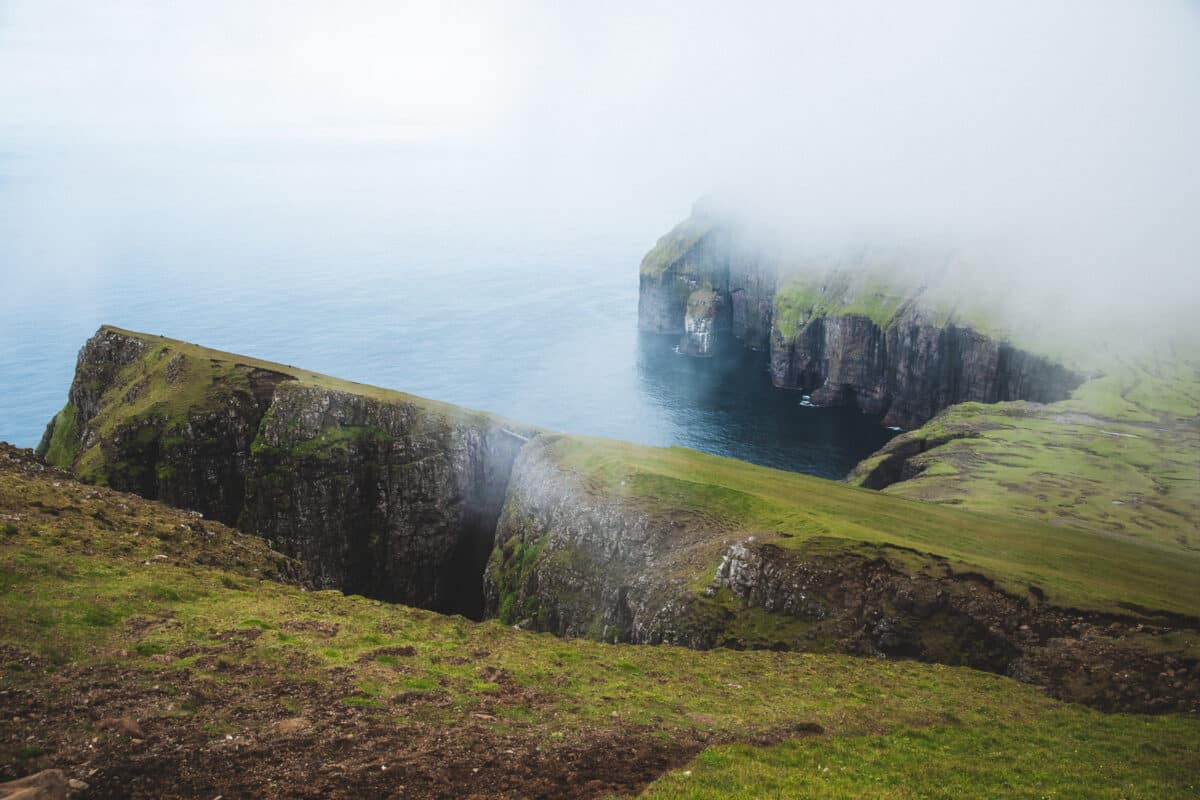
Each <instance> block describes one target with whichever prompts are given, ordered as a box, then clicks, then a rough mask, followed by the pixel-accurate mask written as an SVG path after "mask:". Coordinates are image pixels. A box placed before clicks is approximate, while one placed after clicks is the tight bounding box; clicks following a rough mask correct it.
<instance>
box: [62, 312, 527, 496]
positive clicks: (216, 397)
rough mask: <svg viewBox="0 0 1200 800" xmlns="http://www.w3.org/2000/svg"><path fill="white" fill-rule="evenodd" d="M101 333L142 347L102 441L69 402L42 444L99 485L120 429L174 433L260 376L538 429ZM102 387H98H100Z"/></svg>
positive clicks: (286, 369)
mask: <svg viewBox="0 0 1200 800" xmlns="http://www.w3.org/2000/svg"><path fill="white" fill-rule="evenodd" d="M99 333H101V334H103V333H110V334H118V335H120V336H124V337H128V338H131V339H135V340H137V341H139V342H141V343H143V344H144V349H143V350H142V352H141V354H140V355H139V356H138V357H137V358H136V359H134V361H133V362H132V363H130V364H127V365H125V366H124V367H122V368H121V369H120V370H119V372H118V373H117V375H116V376H115V378H114V379H113V380H112V381H111V384H110V385H108V386H107V387H106V388H105V390H104V394H103V397H102V400H101V403H100V411H99V413H98V414H97V416H96V418H95V419H93V420H90V421H89V422H88V425H89V427H90V429H91V430H92V431H94V432H96V433H97V434H98V435H99V436H98V437H97V439H96V440H94V441H93V443H92V445H91V446H90V447H88V448H86V449H83V450H82V451H80V444H81V443H80V442H79V439H78V430H77V428H78V420H77V416H76V409H75V408H74V406H73V405H71V404H68V405H67V406H66V407H65V408H63V409H62V411H60V412H59V413H58V414H57V415H56V416H55V418H54V420H53V421H52V423H51V427H50V428H49V431H50V434H51V435H50V437H49V439H48V440H47V441H46V442H45V445H46V448H45V452H44V455H45V457H46V459H47V460H48V461H49V462H50V463H52V464H54V465H56V466H61V467H70V466H74V468H75V470H76V472H77V473H78V474H80V475H83V476H85V477H87V478H88V479H89V480H92V481H94V482H100V483H103V482H104V480H105V470H106V468H107V466H108V465H106V464H105V456H104V455H103V453H102V452H101V445H100V441H101V440H102V439H104V438H105V437H108V436H110V435H112V434H113V433H114V432H116V431H117V430H118V429H120V428H124V429H126V430H130V429H132V428H135V427H136V425H135V423H137V422H138V421H140V420H149V419H155V420H159V421H161V422H163V423H165V424H163V425H162V427H163V428H164V429H166V430H169V429H171V428H173V427H179V426H184V425H186V424H187V423H188V421H189V419H190V418H192V417H194V416H196V415H199V414H204V413H209V412H212V413H218V412H224V411H225V410H226V409H227V408H228V403H229V400H230V397H231V396H232V395H233V394H237V393H240V394H242V395H245V396H252V395H253V394H254V391H255V380H256V377H257V376H258V375H259V374H260V373H267V374H273V375H274V376H275V378H276V379H278V378H279V377H280V376H282V377H284V378H286V379H290V380H293V381H295V382H296V383H297V384H298V385H301V386H309V387H314V388H318V389H323V390H328V391H334V392H343V393H346V394H351V395H356V396H359V397H364V398H368V399H370V400H375V401H378V402H381V403H391V404H403V405H407V406H411V407H414V408H417V409H420V410H422V411H424V412H427V413H429V414H431V415H433V416H434V417H436V418H438V419H441V420H444V421H445V422H446V423H449V424H457V423H470V424H477V425H481V426H491V427H505V428H508V429H510V430H513V431H515V432H518V433H520V434H521V435H524V436H529V435H532V434H533V433H534V431H535V429H534V428H533V427H532V426H529V425H526V424H524V423H520V422H515V421H512V420H507V419H503V418H501V417H497V416H495V415H492V414H488V413H486V412H482V411H472V410H470V409H465V408H462V407H460V406H455V405H451V404H449V403H441V402H438V401H436V400H429V399H426V398H423V397H417V396H416V395H411V394H406V393H404V392H399V391H395V390H392V389H383V388H380V387H377V386H370V385H368V384H363V383H357V382H355V381H348V380H343V379H341V378H335V377H332V376H329V375H322V374H320V373H317V372H311V371H309V370H305V369H301V368H298V367H293V366H291V365H289V364H279V363H276V362H273V361H264V360H262V359H257V358H250V357H248V356H242V355H237V354H234V353H226V352H222V351H220V350H213V349H210V348H207V347H201V346H200V345H196V344H191V343H189V342H183V341H179V340H177V339H169V338H167V337H165V336H155V335H152V334H147V333H139V332H137V331H130V330H125V329H122V328H117V327H114V326H111V325H105V326H102V327H101V328H100V331H99ZM97 388H99V387H97Z"/></svg>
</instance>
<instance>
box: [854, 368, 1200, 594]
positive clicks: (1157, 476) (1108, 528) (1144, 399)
mask: <svg viewBox="0 0 1200 800" xmlns="http://www.w3.org/2000/svg"><path fill="white" fill-rule="evenodd" d="M947 434H949V435H951V436H962V437H967V438H957V439H953V440H952V441H949V442H947V443H946V444H943V445H942V446H940V447H936V448H934V449H932V450H929V451H928V452H926V453H923V454H922V455H920V456H917V457H915V458H914V459H913V463H914V464H915V465H919V466H921V467H924V468H925V469H924V472H922V473H921V474H920V475H919V476H917V477H915V478H913V479H910V480H906V481H903V482H900V483H896V484H893V485H892V486H890V487H888V488H886V489H885V492H886V494H888V495H890V496H893V497H906V498H912V499H917V500H922V501H926V502H929V503H949V504H954V505H957V506H959V507H961V508H966V509H971V510H975V511H980V512H983V513H987V514H990V515H1006V516H1010V517H1015V518H1018V519H1021V518H1023V519H1032V520H1043V521H1046V522H1049V523H1052V524H1054V525H1056V526H1059V527H1069V528H1072V529H1076V530H1083V531H1089V532H1092V533H1095V534H1097V535H1099V536H1101V537H1104V536H1112V535H1117V536H1121V537H1127V538H1129V539H1131V540H1144V541H1146V542H1147V543H1157V544H1162V545H1171V546H1175V547H1179V548H1183V549H1185V550H1187V551H1188V552H1189V553H1195V552H1196V551H1200V358H1198V357H1196V356H1191V357H1187V356H1184V355H1181V354H1177V355H1175V356H1171V357H1167V356H1163V355H1161V354H1160V355H1158V356H1149V357H1142V358H1140V359H1137V360H1136V361H1135V360H1116V361H1113V362H1112V363H1110V364H1109V368H1108V371H1107V373H1106V374H1104V375H1103V376H1102V377H1099V378H1095V379H1093V380H1090V381H1088V382H1087V383H1085V384H1083V385H1082V386H1081V387H1080V388H1079V389H1078V390H1076V391H1075V392H1074V394H1073V395H1072V397H1071V398H1069V399H1068V400H1065V401H1062V402H1059V403H1053V404H1050V405H1047V406H1038V405H1035V404H1028V403H1003V404H998V405H990V406H989V405H984V404H979V403H967V404H963V405H959V406H955V407H952V408H950V409H948V410H947V411H946V412H944V413H943V414H942V415H940V416H939V417H937V418H936V419H934V420H932V421H931V422H930V423H929V424H927V425H925V426H924V427H923V428H920V429H918V430H916V431H912V432H909V433H907V434H905V435H904V436H903V437H901V438H899V439H896V440H893V442H892V443H891V444H890V445H889V446H888V448H885V451H884V452H886V451H887V450H888V449H891V448H896V447H899V446H901V445H903V443H904V442H905V441H909V440H913V439H929V438H933V437H944V436H946V435H947ZM882 458H883V457H882V456H876V457H874V458H873V459H871V460H870V462H869V463H865V464H863V465H861V466H860V468H859V469H858V470H856V477H857V479H861V478H862V477H863V476H865V475H866V474H868V473H869V472H870V471H871V469H872V468H873V467H874V466H875V465H876V464H878V463H879V462H880V461H881V460H882ZM852 480H853V479H852ZM1147 552H1150V550H1149V549H1148V550H1147ZM1192 583H1196V581H1195V579H1192Z"/></svg>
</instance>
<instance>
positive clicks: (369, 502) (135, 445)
mask: <svg viewBox="0 0 1200 800" xmlns="http://www.w3.org/2000/svg"><path fill="white" fill-rule="evenodd" d="M131 397H132V398H133V399H130V398H131ZM70 399H71V402H70V403H69V404H68V406H67V408H66V409H64V411H63V412H62V413H60V415H59V416H57V417H56V418H55V422H52V423H51V425H50V428H49V429H48V431H47V434H46V437H45V438H44V444H45V447H44V448H43V449H42V452H43V453H47V455H48V456H49V455H50V453H49V452H48V451H50V450H51V444H50V443H51V441H59V444H60V445H61V439H62V435H61V434H62V431H61V430H60V431H59V436H58V437H57V440H56V435H55V432H54V428H55V426H56V425H57V424H59V422H60V421H62V420H63V419H67V420H68V421H69V428H70V430H71V431H73V432H74V434H75V440H74V441H73V443H72V446H71V447H70V448H65V447H62V446H59V447H57V448H54V450H55V454H56V455H58V456H62V455H63V452H64V451H66V450H68V449H69V451H70V454H69V456H67V457H66V459H65V460H66V461H67V463H64V464H60V466H69V467H73V468H74V469H75V470H76V472H77V473H78V474H80V476H81V477H83V478H85V479H88V480H92V481H95V482H99V483H106V484H108V485H109V486H112V487H114V488H118V489H123V490H128V491H134V492H137V493H138V494H141V495H142V496H144V497H148V498H151V499H157V500H162V501H165V502H167V503H170V504H172V505H176V506H180V507H183V508H188V509H192V510H195V511H198V512H201V513H202V514H203V515H204V516H205V517H208V518H213V519H216V520H219V521H221V522H224V523H226V524H231V525H233V524H236V525H238V526H239V527H241V528H242V529H243V530H247V531H250V532H253V533H258V534H260V535H262V536H264V537H266V538H267V539H268V540H269V541H270V542H271V544H272V545H273V546H274V547H275V548H276V549H277V550H279V551H281V552H283V553H285V554H287V555H290V556H293V557H295V558H297V559H299V560H300V561H301V562H302V563H304V564H305V565H306V566H307V567H308V568H309V571H310V573H311V578H312V580H313V581H314V582H315V583H316V584H318V585H319V586H321V587H324V588H337V589H342V590H344V591H347V592H353V593H358V594H364V595H369V596H371V597H375V598H379V599H384V600H391V601H398V602H404V603H407V604H410V605H416V606H422V607H425V608H433V609H436V610H441V611H450V612H459V613H464V614H467V615H469V616H474V617H477V616H479V614H480V611H481V606H482V582H481V579H480V577H479V576H481V575H482V574H483V569H484V565H485V564H486V562H487V559H488V555H489V553H490V552H491V549H492V544H493V537H494V533H495V525H496V518H497V517H498V515H499V513H500V508H501V506H502V505H503V502H504V493H505V488H506V486H507V483H508V472H509V469H510V468H511V465H512V462H513V459H514V458H515V457H516V453H517V451H518V450H519V449H520V448H521V446H522V445H523V444H524V443H525V441H527V439H528V438H529V436H531V435H533V434H534V433H535V431H534V430H533V429H532V428H530V427H529V426H522V425H520V424H517V423H510V422H504V421H502V420H498V419H496V418H493V417H490V416H488V415H486V414H476V413H472V412H468V411H465V410H463V409H457V408H454V407H452V406H442V405H439V404H436V403H431V402H427V401H422V400H420V399H419V398H412V397H409V396H407V395H401V394H399V393H383V394H382V395H379V396H367V395H366V394H358V393H353V392H349V391H342V390H340V389H335V388H330V387H328V386H324V385H313V384H311V383H302V382H301V381H299V380H297V379H296V376H295V375H293V374H291V373H290V372H288V371H286V368H283V367H279V368H278V369H275V368H269V366H268V367H264V366H254V365H253V364H248V363H243V362H242V361H241V360H240V357H236V356H229V355H228V354H222V353H216V352H213V351H205V350H203V349H202V348H195V347H193V346H190V345H184V344H183V343H179V342H173V341H172V340H169V339H159V338H158V337H146V336H143V335H141V334H133V333H128V332H124V331H119V330H116V329H111V328H102V329H101V330H100V331H99V332H98V333H97V334H96V335H95V336H94V337H93V338H92V339H91V340H89V342H88V343H87V345H85V346H84V348H83V350H82V351H81V352H80V357H79V363H78V366H77V372H76V377H75V380H74V382H73V384H72V388H71V392H70ZM464 575H469V576H473V580H469V581H464V580H463V576H464Z"/></svg>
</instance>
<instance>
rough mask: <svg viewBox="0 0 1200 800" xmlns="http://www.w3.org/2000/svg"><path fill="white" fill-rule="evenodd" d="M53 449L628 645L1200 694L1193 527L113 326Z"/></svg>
mask: <svg viewBox="0 0 1200 800" xmlns="http://www.w3.org/2000/svg"><path fill="white" fill-rule="evenodd" d="M43 445H44V448H43V449H44V452H45V453H46V454H47V457H48V458H50V459H51V460H53V461H55V462H56V463H58V464H60V465H62V466H69V467H71V468H72V469H73V470H74V471H75V472H76V473H77V474H78V475H80V476H81V477H83V478H84V479H86V480H89V481H92V482H96V483H103V484H107V485H109V486H110V487H112V488H117V489H125V490H131V491H136V492H138V493H140V494H142V495H143V496H146V497H150V498H155V499H161V500H164V501H167V502H169V503H171V504H174V505H178V506H182V507H185V508H190V509H193V510H196V511H199V512H201V513H203V514H204V515H205V518H207V519H215V520H218V521H223V522H225V523H227V524H236V525H237V526H238V527H240V528H241V529H243V530H245V531H248V532H252V533H258V534H260V535H261V536H263V537H264V538H265V539H266V540H267V541H268V542H270V543H271V545H272V546H273V547H275V548H277V549H278V550H279V551H280V552H282V553H284V554H286V555H287V556H289V557H292V558H295V559H297V560H298V561H299V562H301V563H302V564H303V565H304V566H305V567H306V569H307V570H308V571H309V574H310V575H311V580H312V581H313V583H314V584H315V585H316V586H317V587H319V588H327V589H338V590H341V591H345V592H348V593H357V594H363V595H366V596H369V597H373V598H375V599H382V600H389V601H396V602H402V603H405V604H407V605H415V606H420V607H423V608H428V609H432V610H438V611H451V612H459V613H464V614H467V615H469V616H472V617H474V618H482V617H484V616H487V617H497V618H499V619H500V620H501V621H502V622H505V623H507V624H510V625H519V626H521V627H523V628H527V629H533V630H541V631H549V632H553V633H557V634H559V635H562V636H566V637H583V638H589V639H594V640H600V641H606V642H626V643H647V644H674V645H686V646H690V647H693V648H698V649H710V648H714V647H730V648H737V649H746V648H749V649H775V650H804V651H809V652H841V653H850V654H856V655H869V656H876V657H879V656H885V657H905V658H915V659H919V660H924V661H932V662H939V663H944V664H951V665H967V666H972V667H975V668H978V669H983V670H988V671H992V672H997V673H1001V674H1005V675H1009V676H1012V677H1016V678H1019V679H1021V680H1024V681H1027V682H1030V683H1033V684H1036V685H1039V686H1042V687H1044V688H1045V690H1046V691H1048V692H1050V693H1051V694H1053V695H1054V696H1057V697H1062V698H1067V699H1072V700H1077V701H1080V702H1085V703H1088V704H1091V705H1094V706H1096V707H1099V708H1103V709H1107V710H1139V711H1142V710H1152V711H1168V710H1172V709H1177V710H1188V709H1191V708H1194V707H1196V704H1197V702H1198V701H1200V679H1198V678H1200V675H1198V673H1197V655H1198V652H1197V649H1196V645H1195V633H1196V631H1197V629H1200V622H1198V621H1197V620H1198V618H1200V581H1197V580H1196V576H1197V575H1200V553H1198V552H1197V551H1196V550H1194V549H1191V548H1188V547H1183V546H1180V545H1179V544H1178V543H1176V542H1171V541H1155V542H1149V541H1139V540H1136V539H1131V538H1129V537H1124V536H1112V535H1103V536H1098V535H1095V533H1094V532H1090V531H1084V530H1077V529H1074V528H1070V527H1064V526H1057V525H1050V524H1046V523H1043V522H1039V521H1033V520H1028V519H1022V518H1020V517H1013V516H1009V515H1002V514H995V513H993V514H981V513H972V512H968V511H964V510H962V509H958V508H954V507H950V506H946V505H931V504H922V503H915V502H912V501H908V500H904V499H900V498H893V497H890V496H888V495H886V494H880V493H878V492H873V491H868V490H865V489H861V488H852V487H848V486H845V485H844V484H840V483H836V482H831V481H825V480H820V479H816V478H810V477H806V476H801V475H796V474H793V473H787V472H780V471H776V470H770V469H765V468H760V467H756V466H753V465H749V464H745V463H742V462H738V461H734V460H732V459H723V458H717V457H712V456H706V455H703V454H700V453H696V452H692V451H687V450H682V449H678V448H671V449H662V448H653V447H644V446H639V445H632V444H626V443H620V442H611V441H603V440H592V439H585V438H581V437H572V436H563V435H558V434H549V433H545V432H541V431H538V430H537V429H535V428H532V427H531V426H527V425H522V424H520V423H517V422H513V421H510V420H501V419H498V418H494V417H491V416H489V415H486V414H480V413H477V412H471V411H466V410H463V409H457V408H454V407H452V406H445V405H442V404H437V403H431V402H429V401H426V400H422V399H420V398H414V397H412V396H410V395H404V394H402V393H398V392H388V391H386V390H382V389H376V388H372V387H363V386H359V385H356V384H348V383H346V382H342V381H338V380H336V379H333V378H328V377H325V376H319V375H314V374H312V373H308V372H305V371H303V370H298V369H295V368H293V367H288V366H284V365H278V364H271V363H269V362H263V361H256V360H252V359H246V358H243V357H241V356H236V355H232V354H226V353H220V352H217V351H212V350H208V349H205V348H201V347H197V346H195V345H190V344H186V343H183V342H178V341H174V340H170V339H164V338H161V337H154V336H147V335H144V334H137V333H133V332H129V331H121V330H118V329H113V328H104V329H102V330H101V331H100V332H98V333H97V335H96V336H95V337H93V339H92V340H91V341H90V342H89V343H88V344H87V345H86V346H85V347H84V349H83V350H82V351H81V355H80V361H79V365H78V369H77V374H76V379H75V382H74V383H73V385H72V388H71V391H70V400H69V403H68V406H67V408H65V409H64V411H63V412H61V413H60V414H59V415H58V416H57V417H56V418H55V420H54V421H53V422H52V424H51V426H50V427H49V428H48V430H47V436H46V438H45V441H44V442H43ZM1178 665H1182V668H1183V672H1182V673H1180V674H1177V671H1176V670H1177V669H1178ZM1081 666H1082V668H1083V671H1082V672H1081Z"/></svg>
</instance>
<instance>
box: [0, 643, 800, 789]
mask: <svg viewBox="0 0 1200 800" xmlns="http://www.w3.org/2000/svg"><path fill="white" fill-rule="evenodd" d="M0 666H2V667H3V668H5V669H8V670H12V672H10V674H14V673H17V672H19V673H21V674H24V675H26V676H29V678H30V680H32V681H34V682H33V683H24V682H23V683H22V684H21V688H10V689H8V690H6V691H3V692H0V720H3V722H0V781H2V780H7V779H11V778H15V777H17V776H19V775H24V774H29V773H32V772H36V771H37V770H39V769H43V768H46V767H56V768H59V769H62V770H63V771H64V772H65V773H66V774H67V775H68V776H71V777H76V778H79V779H82V780H84V781H86V783H87V784H88V787H89V788H88V789H87V791H86V796H87V797H88V798H164V799H166V798H199V797H202V798H209V799H210V800H211V798H214V797H217V796H218V795H220V796H222V797H225V798H240V797H262V798H368V797H370V798H375V797H378V798H400V797H404V798H472V797H477V798H483V797H487V798H592V797H600V796H605V795H610V794H617V795H630V794H634V793H636V792H638V791H639V790H640V789H641V788H642V787H643V786H644V785H645V784H647V783H648V782H650V781H651V780H653V779H654V778H655V777H657V776H658V775H660V774H661V773H663V772H664V771H665V770H668V769H671V768H673V767H676V766H679V765H681V764H683V763H685V762H687V761H688V760H690V759H691V758H692V757H693V756H694V755H695V754H696V753H697V752H698V751H699V750H700V748H701V747H703V746H704V745H705V744H706V743H707V742H706V736H705V735H704V734H702V733H683V734H681V733H680V732H672V735H671V736H670V737H664V736H662V735H661V734H660V732H658V731H656V730H654V729H650V728H646V727H642V726H637V725H632V724H627V723H623V722H621V721H619V720H613V722H612V724H611V725H609V724H607V722H606V723H605V724H603V725H597V726H595V727H589V728H586V729H579V730H570V731H564V732H562V736H561V737H558V736H547V735H546V734H545V733H544V732H541V731H536V730H522V729H521V727H520V726H519V725H512V726H499V725H495V724H493V723H494V721H495V720H496V719H497V716H496V715H495V714H492V713H486V711H485V712H475V713H470V714H467V713H463V714H462V716H461V718H455V717H454V713H453V710H452V709H450V708H449V706H450V704H449V702H448V701H447V698H446V697H445V695H443V694H441V693H439V692H429V693H422V692H411V693H409V694H407V695H405V696H402V697H399V698H396V699H395V700H394V701H392V703H391V704H390V705H388V706H387V707H384V708H359V707H354V706H351V705H348V704H346V703H345V702H343V700H342V698H343V697H346V696H348V695H353V694H354V690H353V688H352V685H351V680H350V677H349V675H347V674H344V672H343V673H339V671H331V672H330V674H329V678H328V680H323V681H320V682H304V681H287V680H281V679H280V678H279V675H281V674H285V671H282V670H279V669H277V668H273V667H266V666H264V667H261V668H260V667H256V666H255V667H252V666H248V665H231V667H230V671H229V673H228V680H227V681H225V682H223V683H216V682H214V681H212V680H209V679H204V678H199V677H195V676H193V675H192V674H191V673H190V671H189V670H187V669H181V670H179V671H178V672H177V673H175V674H174V676H173V678H172V682H171V683H165V682H164V683H160V684H156V685H153V686H147V685H145V680H146V673H145V671H144V670H142V669H137V668H133V667H129V666H125V665H124V664H122V663H120V662H114V663H109V664H104V665H100V666H83V667H74V666H66V667H63V668H61V669H60V670H58V671H57V672H56V673H53V674H49V675H47V674H46V672H45V666H46V665H45V664H42V663H40V662H39V661H38V660H37V659H35V658H34V657H32V656H30V655H28V654H26V653H23V652H21V651H19V650H16V649H14V648H5V649H3V650H0ZM295 666H297V667H300V666H303V665H299V664H297V665H295ZM488 669H489V668H487V667H485V668H483V671H487V670H488ZM33 676H38V677H36V678H34V677H33ZM164 680H166V679H165V678H164ZM497 683H498V684H499V686H500V690H499V691H498V692H497V693H496V695H495V701H494V706H493V707H492V709H491V710H492V711H496V710H501V709H503V707H504V706H506V705H507V706H512V705H521V706H526V707H528V706H531V705H532V706H537V705H538V703H539V698H538V696H537V692H536V690H530V689H529V688H526V687H517V686H514V685H512V684H511V682H507V681H504V680H502V679H500V680H497ZM285 704H286V708H285ZM431 710H436V711H438V712H440V714H430V713H426V712H429V711H431ZM433 717H438V719H437V721H430V719H431V718H433ZM122 720H126V721H128V723H132V726H131V725H130V724H128V723H125V722H121V723H119V724H118V722H117V721H122ZM281 723H285V724H282V725H281ZM131 730H132V731H137V732H141V733H143V734H144V737H145V738H141V739H138V738H131V736H130V735H129V731H131ZM808 732H816V731H808ZM787 733H790V734H791V735H795V733H796V732H794V731H792V732H781V735H783V734H787ZM39 750H40V751H41V753H40V754H39V753H38V751H39Z"/></svg>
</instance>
